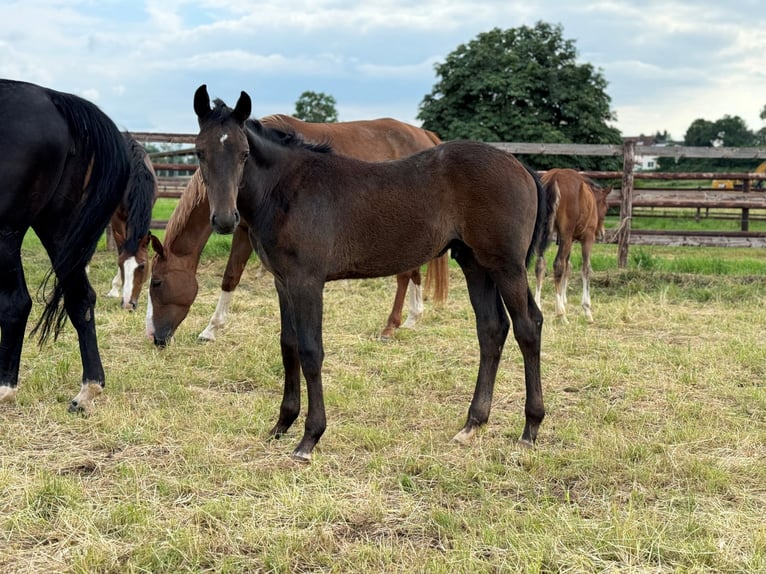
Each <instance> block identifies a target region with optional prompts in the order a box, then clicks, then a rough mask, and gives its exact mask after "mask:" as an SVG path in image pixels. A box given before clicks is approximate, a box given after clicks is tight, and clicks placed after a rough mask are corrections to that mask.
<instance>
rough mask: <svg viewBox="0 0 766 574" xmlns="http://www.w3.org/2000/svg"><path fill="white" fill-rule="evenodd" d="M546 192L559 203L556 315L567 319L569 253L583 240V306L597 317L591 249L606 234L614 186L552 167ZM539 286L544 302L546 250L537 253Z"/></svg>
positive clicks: (537, 294) (590, 316) (588, 314)
mask: <svg viewBox="0 0 766 574" xmlns="http://www.w3.org/2000/svg"><path fill="white" fill-rule="evenodd" d="M542 182H543V186H544V188H545V193H546V194H548V196H549V198H551V199H552V200H553V201H554V202H555V205H556V209H555V217H554V219H553V220H552V223H553V226H554V227H555V229H556V234H557V236H558V239H557V242H558V245H559V247H558V251H557V252H556V259H555V260H554V262H553V279H554V284H555V286H556V307H555V309H556V316H557V317H560V318H561V319H562V321H563V322H564V323H566V322H567V318H566V306H567V283H568V278H569V274H570V273H571V269H572V267H571V265H570V264H569V256H570V254H571V252H572V243H573V242H574V241H579V242H580V245H581V247H582V308H583V311H584V312H585V318H586V319H587V320H588V321H593V313H592V312H591V302H590V274H591V266H590V253H591V248H592V247H593V242H594V241H595V240H596V237H597V236H598V237H599V238H601V237H603V236H604V218H605V217H606V210H607V204H606V196H607V195H609V193H610V192H611V191H612V188H611V186H610V187H607V188H603V187H601V186H600V185H598V184H597V183H595V182H594V181H591V180H590V179H588V178H586V177H584V176H582V175H580V173H578V172H577V171H575V170H573V169H552V170H549V171H547V172H546V173H545V174H543V176H542ZM535 276H536V279H537V287H536V289H535V301H536V302H537V305H538V306H540V294H541V291H542V288H543V279H544V278H545V254H544V253H543V250H539V251H538V253H537V263H536V265H535Z"/></svg>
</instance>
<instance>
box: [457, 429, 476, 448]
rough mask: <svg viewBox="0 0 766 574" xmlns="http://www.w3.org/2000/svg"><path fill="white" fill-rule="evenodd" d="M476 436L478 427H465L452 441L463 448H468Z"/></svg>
mask: <svg viewBox="0 0 766 574" xmlns="http://www.w3.org/2000/svg"><path fill="white" fill-rule="evenodd" d="M475 435H476V427H470V428H468V427H465V428H463V429H461V430H460V432H459V433H457V434H456V435H455V436H453V437H452V441H453V442H456V443H458V444H462V445H463V446H468V445H469V444H470V443H471V441H472V440H473V437H474V436H475Z"/></svg>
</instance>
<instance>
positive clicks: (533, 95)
mask: <svg viewBox="0 0 766 574" xmlns="http://www.w3.org/2000/svg"><path fill="white" fill-rule="evenodd" d="M435 68H436V74H437V76H438V78H439V79H438V81H437V83H436V85H435V86H434V88H433V91H432V92H431V93H430V94H428V95H426V96H425V98H424V99H423V101H422V102H421V104H420V109H419V113H418V118H419V119H420V120H421V121H422V122H423V127H425V128H427V129H429V130H433V131H435V132H437V133H438V134H439V135H440V136H441V137H442V138H443V139H456V138H470V139H476V140H482V141H493V142H498V141H515V142H544V143H612V144H620V143H621V142H622V138H621V136H620V132H619V130H617V129H616V128H614V127H612V126H609V125H608V123H607V122H609V121H611V120H614V119H615V114H614V113H613V112H612V111H611V109H610V104H611V99H610V97H609V96H608V95H607V93H606V86H607V82H606V80H605V79H604V77H603V76H602V74H601V73H600V72H599V71H597V70H595V69H594V68H593V66H592V65H590V64H587V63H578V62H577V50H576V49H575V45H574V42H573V41H572V40H566V39H564V38H563V36H562V28H561V26H560V25H556V26H553V25H551V24H547V23H544V22H538V23H537V24H536V25H535V26H534V27H528V26H521V27H519V28H512V29H509V30H501V29H499V28H495V29H493V30H490V31H489V32H485V33H482V34H479V35H478V36H477V37H476V39H474V40H472V41H471V42H469V43H468V44H461V45H460V46H458V47H457V49H456V50H455V51H453V52H452V53H450V54H449V55H448V56H447V58H446V60H445V61H444V62H443V63H439V64H437V65H436V67H435ZM614 162H615V160H614V159H611V160H605V158H594V157H591V158H588V157H580V158H557V157H553V156H539V157H535V158H533V163H534V164H535V166H536V167H539V168H544V167H554V166H556V167H564V166H565V165H572V166H573V167H580V168H583V169H596V168H601V169H611V168H613V167H615V166H614V165H609V164H610V163H611V164H613V163H614Z"/></svg>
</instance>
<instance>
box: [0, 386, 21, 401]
mask: <svg viewBox="0 0 766 574" xmlns="http://www.w3.org/2000/svg"><path fill="white" fill-rule="evenodd" d="M18 392H19V388H18V387H9V386H7V385H3V386H1V387H0V403H12V402H13V401H15V400H16V394H17V393H18Z"/></svg>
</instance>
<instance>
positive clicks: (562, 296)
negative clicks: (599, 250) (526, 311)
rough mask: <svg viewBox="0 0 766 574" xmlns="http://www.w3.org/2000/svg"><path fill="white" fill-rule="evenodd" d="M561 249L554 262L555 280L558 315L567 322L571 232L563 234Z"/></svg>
mask: <svg viewBox="0 0 766 574" xmlns="http://www.w3.org/2000/svg"><path fill="white" fill-rule="evenodd" d="M560 241H561V242H560V243H559V249H558V251H557V252H556V259H555V260H554V262H553V280H554V283H555V285H556V317H560V318H561V320H562V321H563V322H564V323H567V322H568V321H567V315H566V313H567V303H566V300H567V293H566V291H567V278H568V276H569V255H570V253H571V251H572V239H571V237H570V234H567V233H563V234H562V235H561V240H560Z"/></svg>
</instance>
